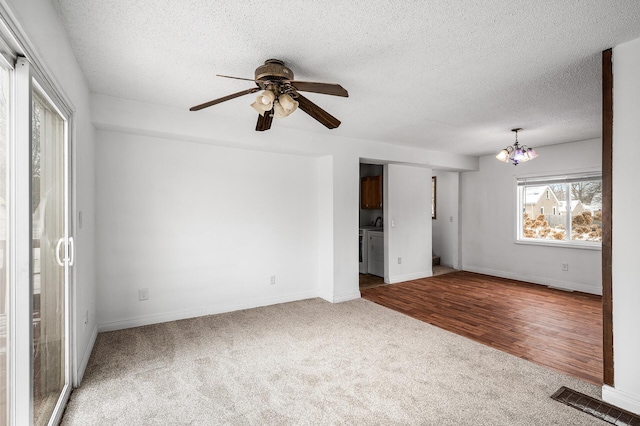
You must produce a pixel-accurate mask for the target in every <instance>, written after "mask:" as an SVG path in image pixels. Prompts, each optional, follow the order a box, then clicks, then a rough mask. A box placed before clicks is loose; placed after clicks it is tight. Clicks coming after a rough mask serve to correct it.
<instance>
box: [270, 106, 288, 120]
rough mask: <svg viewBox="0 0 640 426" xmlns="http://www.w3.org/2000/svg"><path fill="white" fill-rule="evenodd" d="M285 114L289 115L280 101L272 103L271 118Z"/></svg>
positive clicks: (284, 115)
mask: <svg viewBox="0 0 640 426" xmlns="http://www.w3.org/2000/svg"><path fill="white" fill-rule="evenodd" d="M287 115H289V112H288V111H287V110H286V109H284V107H283V106H282V104H281V103H280V102H276V103H274V104H273V118H285V117H286V116H287Z"/></svg>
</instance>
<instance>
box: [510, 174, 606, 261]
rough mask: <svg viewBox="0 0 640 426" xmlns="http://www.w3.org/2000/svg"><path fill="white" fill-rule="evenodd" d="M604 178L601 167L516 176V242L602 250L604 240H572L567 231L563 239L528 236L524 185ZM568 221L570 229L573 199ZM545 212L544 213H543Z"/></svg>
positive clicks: (569, 204) (568, 206)
mask: <svg viewBox="0 0 640 426" xmlns="http://www.w3.org/2000/svg"><path fill="white" fill-rule="evenodd" d="M597 179H602V171H601V170H599V169H589V170H584V171H575V172H571V173H566V172H564V173H557V174H547V175H533V176H531V175H529V176H516V179H515V191H516V208H515V209H514V211H515V213H516V221H515V222H516V229H515V243H516V244H524V245H537V246H550V247H567V248H577V249H586V250H602V242H599V241H580V240H571V239H570V238H571V233H570V232H567V239H565V240H562V241H557V240H547V239H537V238H526V237H524V236H523V235H522V233H523V214H522V211H523V210H522V207H523V200H522V191H521V190H520V188H521V187H522V186H541V185H547V184H553V183H556V184H557V183H566V182H569V183H571V182H578V181H586V180H597ZM567 211H568V213H567V223H568V225H569V226H567V227H566V229H570V224H571V200H569V201H567ZM542 214H544V213H542Z"/></svg>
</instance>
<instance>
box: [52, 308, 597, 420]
mask: <svg viewBox="0 0 640 426" xmlns="http://www.w3.org/2000/svg"><path fill="white" fill-rule="evenodd" d="M562 385H565V386H568V387H570V388H573V389H575V390H577V391H579V392H583V393H586V394H589V395H592V396H599V388H597V387H595V386H593V385H589V384H587V383H585V382H582V381H579V380H577V379H574V378H571V377H568V376H565V375H563V374H560V373H557V372H555V371H552V370H549V369H546V368H544V367H540V366H538V365H534V364H532V363H530V362H527V361H525V360H522V359H520V358H517V357H514V356H511V355H508V354H506V353H503V352H500V351H497V350H495V349H492V348H489V347H486V346H483V345H481V344H479V343H475V342H473V341H471V340H468V339H466V338H463V337H460V336H457V335H455V334H452V333H449V332H446V331H444V330H441V329H438V328H436V327H434V326H432V325H429V324H426V323H423V322H421V321H418V320H415V319H413V318H410V317H407V316H405V315H403V314H400V313H398V312H394V311H392V310H390V309H387V308H384V307H382V306H378V305H376V304H374V303H371V302H368V301H366V300H363V299H359V300H354V301H350V302H345V303H339V304H331V303H328V302H325V301H323V300H320V299H312V300H306V301H301V302H294V303H286V304H282V305H276V306H269V307H264V308H258V309H251V310H246V311H239V312H233V313H228V314H222V315H215V316H207V317H200V318H194V319H190V320H183V321H176V322H170V323H164V324H158V325H153V326H147V327H140V328H135V329H128V330H121V331H115V332H109V333H101V334H100V335H99V336H98V339H97V341H96V345H95V348H94V351H93V354H92V356H91V359H90V361H89V366H88V368H87V371H86V374H85V377H84V381H83V383H82V386H81V388H79V389H76V390H75V391H74V392H73V394H72V395H71V400H70V402H69V405H68V408H67V411H66V413H65V416H64V419H63V422H62V424H63V425H83V426H85V425H129V426H133V425H216V424H225V425H227V424H230V425H288V424H289V425H326V424H358V425H369V424H384V425H590V424H593V425H601V424H602V422H601V421H600V420H598V419H595V418H594V417H591V416H589V415H587V414H585V413H582V412H579V411H578V410H575V409H573V408H570V407H567V406H566V405H564V404H561V403H558V402H556V401H553V400H552V399H551V398H550V395H552V394H553V393H554V392H555V391H556V390H557V389H558V388H559V387H560V386H562Z"/></svg>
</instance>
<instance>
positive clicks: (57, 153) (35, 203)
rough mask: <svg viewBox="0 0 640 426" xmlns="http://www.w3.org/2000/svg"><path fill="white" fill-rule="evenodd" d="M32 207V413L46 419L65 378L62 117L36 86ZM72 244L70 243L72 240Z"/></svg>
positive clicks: (39, 422) (65, 383) (65, 243)
mask: <svg viewBox="0 0 640 426" xmlns="http://www.w3.org/2000/svg"><path fill="white" fill-rule="evenodd" d="M32 105H33V106H32V145H31V170H32V174H31V179H32V181H31V192H32V194H31V209H32V211H31V212H32V215H33V222H32V224H33V226H32V252H31V253H32V265H33V267H32V274H33V300H32V304H33V324H32V325H33V419H34V424H35V425H46V424H47V423H48V422H49V419H50V418H51V417H52V415H53V414H54V410H55V408H56V405H58V401H59V400H60V398H61V396H62V395H63V393H64V391H65V388H66V387H67V386H68V384H69V378H68V369H67V360H68V350H67V341H68V332H67V311H68V303H67V290H68V284H67V278H68V271H67V269H68V266H69V264H70V262H71V260H72V259H70V257H71V256H72V255H73V253H72V249H73V247H71V246H70V242H69V238H68V235H67V234H68V233H67V225H68V220H67V216H68V208H67V205H68V196H67V195H68V191H67V186H68V185H67V173H66V167H67V158H66V154H67V149H66V148H67V144H66V121H65V119H64V117H63V116H62V115H61V114H60V113H59V112H58V110H57V109H56V108H55V106H54V105H53V103H52V102H51V101H50V100H49V99H47V98H46V96H45V94H44V93H43V92H42V91H41V90H40V89H34V90H33V93H32ZM71 244H72V243H71Z"/></svg>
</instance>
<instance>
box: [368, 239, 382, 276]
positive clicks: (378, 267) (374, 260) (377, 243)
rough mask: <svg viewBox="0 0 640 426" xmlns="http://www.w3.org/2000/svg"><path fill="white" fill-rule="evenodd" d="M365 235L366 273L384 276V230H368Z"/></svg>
mask: <svg viewBox="0 0 640 426" xmlns="http://www.w3.org/2000/svg"><path fill="white" fill-rule="evenodd" d="M367 236H368V238H369V247H368V251H369V253H368V256H369V259H368V260H369V261H368V262H367V269H368V273H369V274H371V275H377V276H379V277H384V232H381V231H369V232H367Z"/></svg>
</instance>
